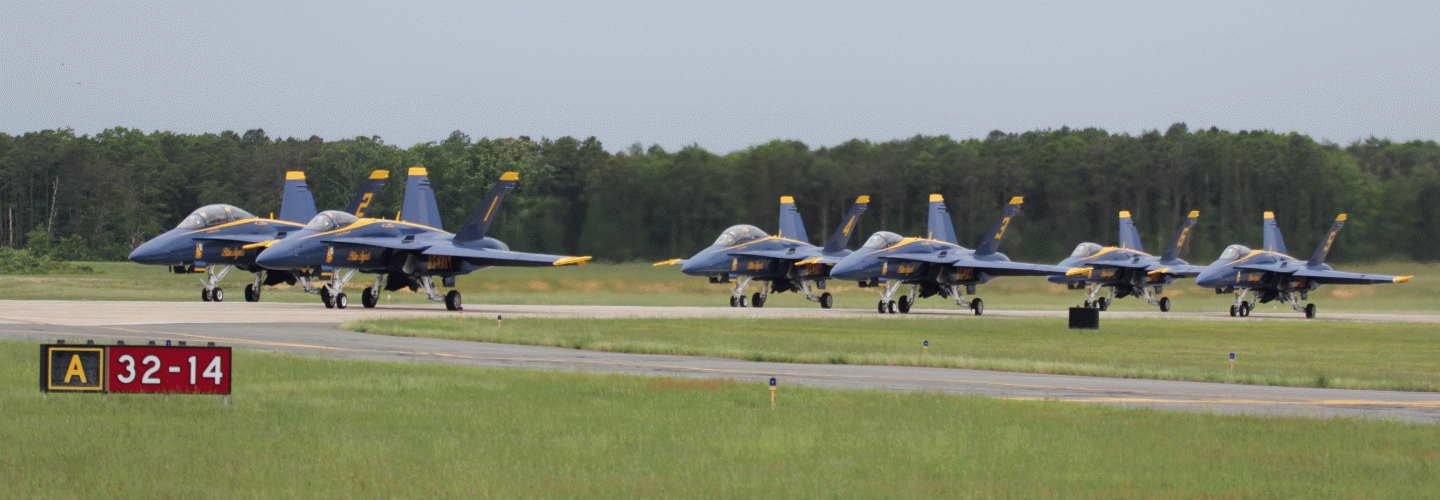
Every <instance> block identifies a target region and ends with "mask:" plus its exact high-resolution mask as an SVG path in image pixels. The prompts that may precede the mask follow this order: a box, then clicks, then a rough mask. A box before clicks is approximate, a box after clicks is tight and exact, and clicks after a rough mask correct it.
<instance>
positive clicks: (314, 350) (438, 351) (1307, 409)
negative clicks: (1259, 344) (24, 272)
mask: <svg viewBox="0 0 1440 500" xmlns="http://www.w3.org/2000/svg"><path fill="white" fill-rule="evenodd" d="M916 313H919V314H921V315H925V314H947V315H948V314H953V315H957V316H969V315H968V313H965V312H964V311H953V312H952V311H930V310H924V311H923V312H922V311H918V310H917V311H916ZM456 314H457V313H454V312H448V311H445V310H444V309H443V308H441V307H436V306H429V307H426V306H415V307H392V308H386V307H383V306H382V307H379V308H376V309H361V308H353V309H346V310H330V309H323V308H320V307H317V306H316V305H315V304H285V303H244V302H232V303H219V304H216V303H192V302H184V303H164V302H70V301H0V338H6V339H14V340H29V341H43V342H53V341H55V340H57V339H65V340H67V341H69V342H84V341H86V340H94V341H96V342H97V343H104V344H110V343H114V342H115V341H120V340H123V341H125V342H127V343H134V342H146V341H150V340H155V341H164V340H172V341H186V342H190V343H205V342H215V343H217V344H219V345H230V346H234V347H236V348H240V349H255V350H265V351H279V352H291V353H297V354H302V355H309V356H324V357H340V358H351V359H367V360H380V361H401V362H424V363H445V364H454V365H464V366H475V367H489V368H523V369H536V370H559V371H582V372H597V373H619V374H629V375H645V376H668V377H696V378H728V379H734V380H738V381H742V382H753V383H756V384H762V383H765V381H767V380H768V379H769V378H770V377H776V378H777V379H778V380H779V382H780V384H781V385H782V386H783V385H805V386H812V387H823V388H832V389H880V390H891V391H904V392H910V391H936V392H943V393H949V394H972V395H982V396H989V397H999V398H1009V399H1017V400H1038V399H1046V400H1057V401H1073V402H1082V403H1100V404H1109V405H1116V406H1124V407H1145V408H1159V409H1169V410H1177V409H1178V410H1190V411H1202V412H1215V413H1223V414H1255V415H1273V416H1298V417H1319V418H1330V417H1336V416H1344V417H1362V418H1376V419H1392V420H1402V421H1409V422H1424V423H1436V422H1440V394H1436V393H1425V392H1392V391H1364V390H1345V389H1314V388H1293V387H1270V386H1253V385H1233V384H1214V383H1202V382H1175V381H1162V380H1142V379H1116V378H1104V377H1078V376H1063V375H1044V374H1032V373H1011V372H990V371H980V370H959V369H946V368H917V367H896V366H864V365H828V364H827V365H816V364H794V363H765V362H751V361H743V360H735V359H721V358H702V357H689V356H671V355H645V354H623V353H608V352H593V351H581V350H575V349H565V348H554V347H536V346H522V345H508V344H489V343H481V342H465V341H452V340H440V339H426V338H409V337H389V336H381V335H371V334H364V333H357V332H351V331H346V330H341V329H339V328H338V327H337V326H336V325H337V324H338V323H339V322H341V321H344V320H348V319H356V318H361V317H367V318H368V317H425V316H453V315H456ZM466 314H467V315H480V317H485V318H489V317H492V316H494V315H497V314H498V315H504V316H508V317H525V316H550V317H599V318H621V317H678V318H691V317H697V318H698V317H817V316H818V317H835V316H836V315H837V314H839V315H842V316H843V315H851V314H854V315H865V316H870V315H875V314H877V313H874V312H869V311H860V310H855V311H853V312H852V311H846V310H821V309H818V308H816V309H788V308H774V309H768V308H767V309H731V308H715V307H711V308H699V307H697V308H685V307H674V308H672V307H611V306H491V305H485V306H472V310H469V311H466ZM1151 314H1154V315H1157V316H1158V315H1159V314H1160V313H1120V312H1115V313H1107V315H1112V316H1119V317H1126V316H1131V315H1133V316H1134V317H1146V316H1147V315H1151ZM914 315H915V314H913V313H912V316H914ZM1063 315H1064V313H1063V312H1061V313H1051V312H1048V311H1036V312H1025V311H1018V312H1017V311H1010V312H1006V311H993V312H991V311H987V312H986V314H985V316H986V317H991V316H997V317H1005V316H1056V317H1063ZM1171 315H1175V316H1181V317H1189V316H1186V315H1176V314H1173V313H1172V314H1171ZM1196 316H1198V317H1201V318H1214V319H1217V320H1219V319H1221V318H1222V317H1223V319H1224V320H1250V321H1254V320H1259V319H1260V318H1259V317H1257V316H1258V315H1257V316H1252V317H1250V318H1230V317H1229V316H1228V315H1207V314H1200V315H1196ZM1277 316H1279V315H1277ZM1332 316H1333V317H1332V318H1331V319H1337V320H1350V321H1388V320H1389V319H1375V318H1386V317H1388V316H1391V315H1351V316H1350V317H1346V315H1341V314H1336V315H1332ZM1395 316H1406V317H1407V319H1409V320H1412V321H1420V322H1436V321H1440V318H1437V317H1434V316H1424V315H1413V316H1414V317H1413V318H1412V317H1410V316H1412V315H1395ZM1167 317H1168V316H1167ZM1299 321H1304V319H1303V318H1301V319H1299ZM1311 321H1313V320H1311ZM237 397H243V395H240V394H237Z"/></svg>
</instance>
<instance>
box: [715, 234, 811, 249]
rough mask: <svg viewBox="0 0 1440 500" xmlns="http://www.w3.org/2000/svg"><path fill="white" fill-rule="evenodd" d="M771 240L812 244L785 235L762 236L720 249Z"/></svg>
mask: <svg viewBox="0 0 1440 500" xmlns="http://www.w3.org/2000/svg"><path fill="white" fill-rule="evenodd" d="M770 240H775V241H789V242H792V243H799V244H801V245H810V244H809V243H806V242H803V241H800V240H792V239H790V238H785V237H783V236H766V237H764V238H760V239H758V240H754V241H747V242H744V243H741V244H738V245H731V246H728V247H725V248H721V249H720V250H719V251H721V252H724V251H726V250H733V249H736V248H740V247H743V246H746V245H754V244H756V243H760V242H762V241H770ZM810 246H815V245H810Z"/></svg>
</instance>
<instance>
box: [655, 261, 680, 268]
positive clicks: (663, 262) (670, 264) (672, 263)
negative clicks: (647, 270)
mask: <svg viewBox="0 0 1440 500" xmlns="http://www.w3.org/2000/svg"><path fill="white" fill-rule="evenodd" d="M680 260H681V259H670V260H666V261H660V262H656V263H654V264H651V265H650V266H651V267H660V266H673V265H675V264H676V263H678V262H680Z"/></svg>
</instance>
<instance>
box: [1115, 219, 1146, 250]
mask: <svg viewBox="0 0 1440 500" xmlns="http://www.w3.org/2000/svg"><path fill="white" fill-rule="evenodd" d="M1120 248H1125V249H1129V250H1135V251H1137V252H1144V251H1145V246H1144V245H1142V244H1141V242H1140V231H1139V230H1138V229H1135V221H1134V220H1132V219H1131V218H1130V212H1129V211H1128V210H1121V211H1120Z"/></svg>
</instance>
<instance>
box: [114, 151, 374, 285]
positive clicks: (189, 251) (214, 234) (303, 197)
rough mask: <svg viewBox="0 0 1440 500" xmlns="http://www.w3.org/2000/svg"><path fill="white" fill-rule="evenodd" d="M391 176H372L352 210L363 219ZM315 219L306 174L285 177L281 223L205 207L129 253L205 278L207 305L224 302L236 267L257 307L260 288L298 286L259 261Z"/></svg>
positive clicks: (233, 209) (133, 257) (220, 207)
mask: <svg viewBox="0 0 1440 500" xmlns="http://www.w3.org/2000/svg"><path fill="white" fill-rule="evenodd" d="M387 176H389V172H388V171H385V170H377V171H375V172H374V173H373V174H371V176H370V180H369V181H368V182H366V184H365V186H364V187H363V188H362V189H361V191H360V194H359V195H357V196H356V197H355V199H354V200H352V201H351V202H350V208H349V209H348V210H350V211H351V212H358V213H363V212H364V211H365V209H366V208H368V207H369V204H370V199H371V197H373V196H374V194H375V193H376V192H378V191H379V190H380V188H381V187H383V186H384V185H385V178H386V177H387ZM314 215H315V199H314V197H313V196H311V194H310V188H309V187H308V186H306V184H305V173H304V172H286V173H285V188H284V191H283V193H282V195H281V201H280V218H279V219H274V218H270V219H261V218H258V217H255V216H254V215H251V214H250V213H249V212H246V211H244V210H241V209H240V208H238V207H235V206H233V205H225V204H216V205H206V206H203V207H200V208H198V209H195V211H194V212H191V213H190V215H189V216H186V217H185V219H184V220H181V221H180V224H179V225H178V226H176V227H175V229H171V230H170V231H167V232H165V233H164V234H161V235H159V236H156V237H154V238H151V239H150V241H146V242H145V243H143V244H141V245H140V246H138V247H136V248H135V250H134V251H131V252H130V260H131V261H133V262H136V263H139V264H149V265H163V266H170V268H171V270H172V271H174V272H175V273H182V274H183V273H205V274H206V276H205V277H204V278H201V279H200V284H201V286H202V287H203V288H202V289H201V290H200V298H201V300H204V301H206V302H209V301H212V300H213V301H215V302H220V301H223V300H225V291H224V290H223V289H222V288H220V280H222V279H224V278H225V275H226V274H227V273H229V272H230V269H231V268H232V267H238V268H240V269H241V270H244V271H248V272H251V273H254V275H255V278H254V282H253V283H251V284H249V285H246V286H245V300H246V301H249V302H256V301H259V300H260V287H261V285H277V284H280V283H289V284H294V283H295V282H296V278H295V276H294V275H292V274H290V273H287V272H271V271H268V270H266V269H264V268H262V267H260V266H258V265H256V264H255V256H256V255H259V253H260V251H261V249H262V248H263V247H264V246H266V245H268V244H269V243H270V242H272V241H274V240H276V239H278V238H283V237H285V235H286V234H287V233H289V232H292V231H295V230H298V229H300V228H301V226H302V225H303V223H304V221H306V220H309V219H310V218H311V217H313V216H314ZM217 268H218V269H217Z"/></svg>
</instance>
